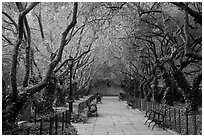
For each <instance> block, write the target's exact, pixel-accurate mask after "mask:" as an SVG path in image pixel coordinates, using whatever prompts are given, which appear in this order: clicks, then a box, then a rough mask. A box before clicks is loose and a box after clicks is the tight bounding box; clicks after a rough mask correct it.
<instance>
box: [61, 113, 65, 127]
mask: <svg viewBox="0 0 204 137" xmlns="http://www.w3.org/2000/svg"><path fill="white" fill-rule="evenodd" d="M61 120H62V131H64V112H63V113H62V119H61Z"/></svg>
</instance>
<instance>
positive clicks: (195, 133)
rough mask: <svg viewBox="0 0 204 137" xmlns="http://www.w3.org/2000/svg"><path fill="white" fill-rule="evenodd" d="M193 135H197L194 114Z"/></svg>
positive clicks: (194, 115) (194, 116)
mask: <svg viewBox="0 0 204 137" xmlns="http://www.w3.org/2000/svg"><path fill="white" fill-rule="evenodd" d="M193 127H194V128H193V130H194V131H193V134H194V135H197V126H196V114H193Z"/></svg>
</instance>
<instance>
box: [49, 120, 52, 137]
mask: <svg viewBox="0 0 204 137" xmlns="http://www.w3.org/2000/svg"><path fill="white" fill-rule="evenodd" d="M49 135H52V117H50V127H49Z"/></svg>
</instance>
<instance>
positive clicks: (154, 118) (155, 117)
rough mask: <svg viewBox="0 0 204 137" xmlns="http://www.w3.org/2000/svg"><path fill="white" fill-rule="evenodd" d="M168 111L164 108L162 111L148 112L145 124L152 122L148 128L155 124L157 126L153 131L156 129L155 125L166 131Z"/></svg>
mask: <svg viewBox="0 0 204 137" xmlns="http://www.w3.org/2000/svg"><path fill="white" fill-rule="evenodd" d="M166 111H167V109H166V107H162V108H161V109H157V110H152V109H150V110H148V111H147V112H146V114H145V116H146V117H147V120H146V121H145V124H146V123H147V121H149V120H150V122H149V125H148V127H150V124H151V123H153V122H154V123H155V124H154V125H153V127H152V129H154V127H155V125H159V126H162V127H163V129H164V122H165V116H166Z"/></svg>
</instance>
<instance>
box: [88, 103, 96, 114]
mask: <svg viewBox="0 0 204 137" xmlns="http://www.w3.org/2000/svg"><path fill="white" fill-rule="evenodd" d="M94 115H95V116H98V112H97V105H96V104H89V105H88V116H94Z"/></svg>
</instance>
